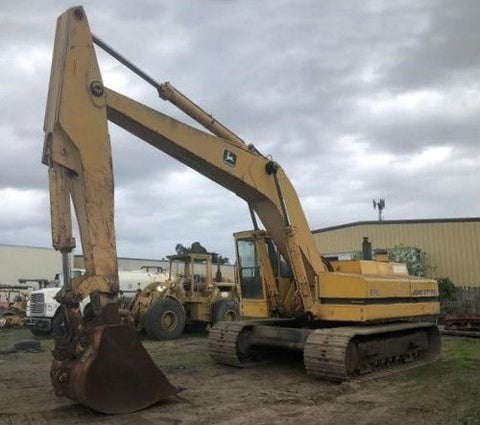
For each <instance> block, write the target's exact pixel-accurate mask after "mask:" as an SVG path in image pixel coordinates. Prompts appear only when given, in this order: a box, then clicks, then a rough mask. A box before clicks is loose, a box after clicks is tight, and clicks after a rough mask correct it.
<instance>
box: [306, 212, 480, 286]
mask: <svg viewBox="0 0 480 425" xmlns="http://www.w3.org/2000/svg"><path fill="white" fill-rule="evenodd" d="M312 233H313V236H314V238H315V242H316V244H317V248H318V249H319V251H320V252H321V253H322V255H326V256H337V257H339V258H340V259H342V257H343V258H348V257H349V255H351V254H352V253H353V252H358V251H361V249H362V248H361V247H362V240H363V238H364V237H368V239H369V241H370V242H371V243H372V247H373V249H389V248H394V247H395V246H398V245H405V246H413V247H416V248H420V249H422V250H423V251H425V252H426V254H427V261H428V263H429V265H430V266H431V276H430V277H449V278H450V279H451V280H452V281H453V282H454V283H455V284H456V285H457V286H480V217H475V218H455V219H432V220H386V221H361V222H355V223H348V224H343V225H340V226H333V227H327V228H323V229H318V230H314V231H313V232H312Z"/></svg>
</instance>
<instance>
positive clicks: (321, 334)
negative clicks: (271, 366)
mask: <svg viewBox="0 0 480 425" xmlns="http://www.w3.org/2000/svg"><path fill="white" fill-rule="evenodd" d="M439 356H440V332H439V330H438V328H437V327H436V326H435V325H433V324H431V323H401V324H392V325H382V326H362V327H360V326H359V327H344V328H343V327H340V328H330V329H317V330H315V331H313V332H312V333H311V334H310V335H309V337H308V338H307V340H306V342H305V347H304V365H305V369H306V371H307V373H308V374H309V375H313V376H315V377H318V378H321V379H326V380H331V381H348V380H351V379H357V380H358V379H359V380H365V379H375V378H378V377H383V376H387V375H390V374H393V373H398V372H399V371H402V370H407V369H412V368H414V367H418V366H423V365H426V364H429V363H431V362H433V361H435V360H437V359H438V358H439Z"/></svg>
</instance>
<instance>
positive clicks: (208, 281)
mask: <svg viewBox="0 0 480 425" xmlns="http://www.w3.org/2000/svg"><path fill="white" fill-rule="evenodd" d="M167 258H168V259H169V274H168V280H167V281H166V282H160V283H158V282H154V283H151V284H150V285H148V286H147V287H146V288H145V289H143V290H142V291H138V292H137V294H136V296H135V298H134V299H133V301H132V303H131V304H130V306H129V310H130V312H131V313H132V315H133V319H134V321H135V327H136V329H137V330H138V331H142V330H145V332H146V333H147V335H148V336H149V337H150V338H152V339H159V340H164V339H176V338H178V337H179V336H180V335H181V334H182V333H183V330H184V328H185V325H191V326H195V325H196V326H197V327H198V325H200V326H203V327H205V326H206V325H213V324H215V323H217V322H221V321H232V320H239V319H240V310H239V306H238V302H237V300H236V295H235V292H236V291H235V289H236V287H235V283H234V282H216V281H214V279H213V278H212V256H211V255H210V254H178V255H170V256H168V257H167ZM197 266H203V268H204V270H205V275H202V274H200V273H195V272H196V271H199V270H195V267H197Z"/></svg>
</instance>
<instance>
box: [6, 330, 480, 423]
mask: <svg viewBox="0 0 480 425" xmlns="http://www.w3.org/2000/svg"><path fill="white" fill-rule="evenodd" d="M30 337H31V336H30V335H29V333H28V331H27V330H24V329H19V330H7V331H2V332H1V333H0V349H5V348H7V347H8V346H11V345H12V344H13V342H15V341H18V340H21V339H24V338H30ZM143 342H144V345H145V347H146V348H147V350H148V351H149V353H150V354H151V356H152V358H153V359H154V360H155V362H156V363H157V364H158V365H159V366H160V367H161V369H162V370H163V371H164V372H165V374H166V375H167V376H168V378H169V379H170V381H171V382H172V383H173V384H174V385H176V386H180V387H183V388H185V390H184V391H183V392H182V397H183V400H178V399H175V400H172V401H169V402H166V403H161V404H158V405H155V406H153V407H151V408H149V409H146V410H143V411H140V412H137V413H133V414H128V415H117V416H110V415H103V414H98V413H95V412H93V411H91V410H90V409H88V408H85V407H83V406H81V405H78V404H75V403H74V402H72V401H70V400H68V399H63V398H57V397H56V396H55V395H54V393H53V390H52V387H51V385H50V381H49V375H48V373H49V367H50V359H51V354H50V349H51V347H52V345H53V342H52V340H51V339H50V338H43V339H41V343H42V347H43V350H44V351H43V352H40V353H14V354H0V376H1V379H0V403H1V404H0V424H15V425H16V424H35V425H42V424H56V423H59V424H60V423H61V424H68V425H70V424H90V425H94V424H100V423H101V424H119V425H123V424H125V425H126V424H136V425H146V424H174V425H176V424H232V425H233V424H236V425H240V424H259V425H261V424H332V425H333V424H335V425H347V424H348V425H351V424H378V425H380V424H381V425H384V424H390V425H400V424H401V425H408V424H415V425H425V424H432V425H433V424H435V425H439V424H448V425H450V424H462V425H467V424H468V425H470V424H471V425H478V424H480V340H467V339H462V338H460V339H455V338H453V337H447V338H444V341H443V353H442V354H443V355H442V360H441V361H439V362H437V363H435V364H433V365H430V366H426V367H423V368H417V369H414V370H411V371H408V372H403V373H401V374H399V375H396V376H393V377H392V376H390V377H387V378H382V379H376V380H367V381H363V382H360V383H344V384H333V383H328V382H323V381H319V380H316V379H313V378H311V377H309V376H307V375H306V374H305V372H304V370H303V365H302V362H301V358H299V357H298V356H296V355H288V354H284V355H279V356H278V357H276V358H275V359H273V360H271V361H269V362H264V363H259V364H255V365H253V366H252V367H249V368H244V369H236V368H232V367H227V366H220V365H216V364H214V363H213V362H212V361H211V360H210V358H209V356H208V354H207V338H206V337H205V335H198V334H189V335H185V336H184V337H182V338H181V339H179V340H177V341H162V342H158V341H148V340H144V341H143ZM132 391H134V389H132Z"/></svg>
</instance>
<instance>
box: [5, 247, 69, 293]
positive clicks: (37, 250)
mask: <svg viewBox="0 0 480 425" xmlns="http://www.w3.org/2000/svg"><path fill="white" fill-rule="evenodd" d="M61 269H62V256H61V255H60V254H59V253H58V252H57V251H55V250H54V249H53V248H41V247H34V246H22V245H4V244H0V284H3V285H7V284H8V285H12V284H13V285H15V284H18V279H47V280H50V279H53V277H54V276H55V273H58V272H59V271H61Z"/></svg>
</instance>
